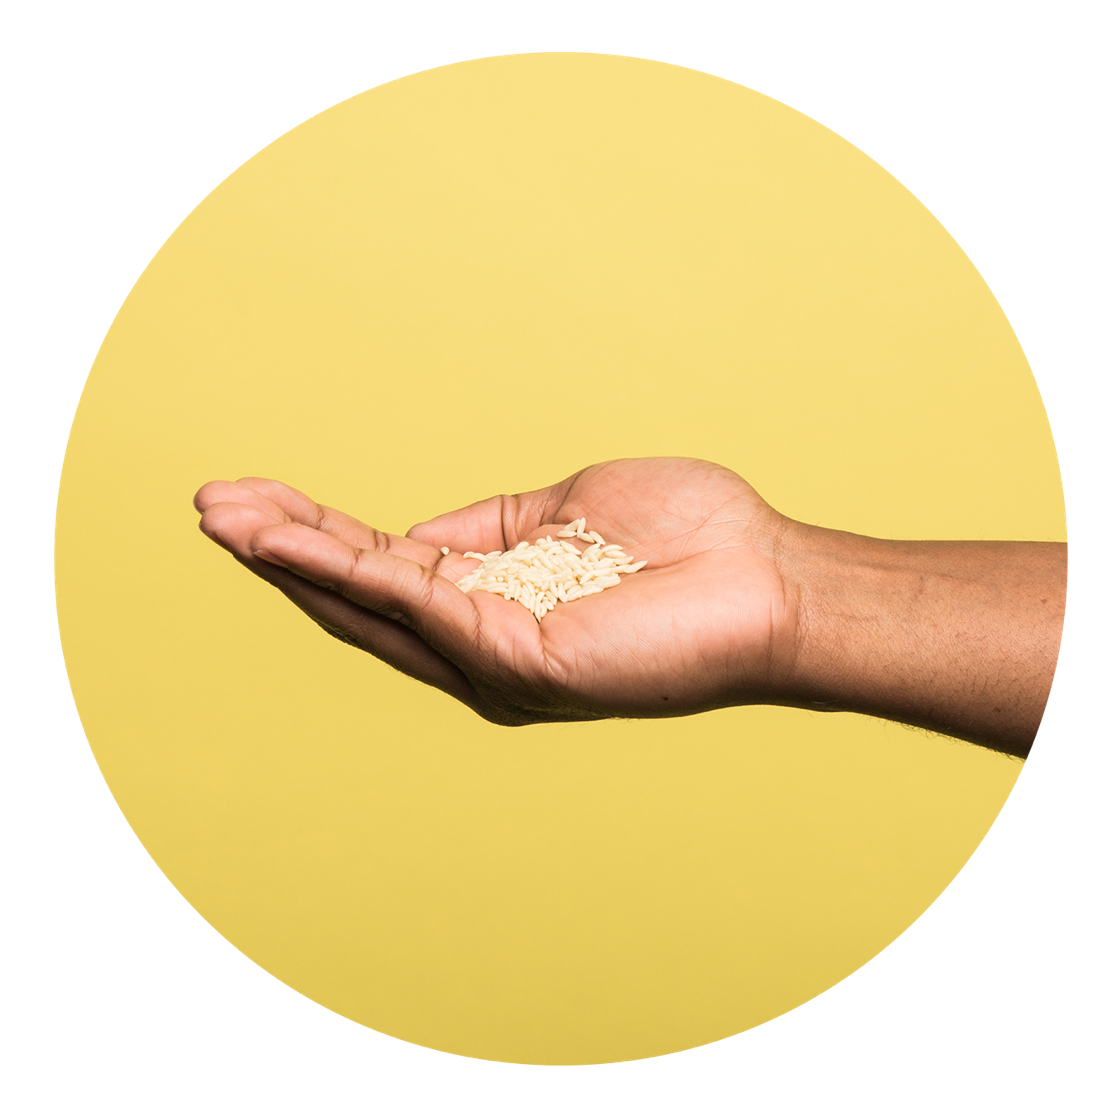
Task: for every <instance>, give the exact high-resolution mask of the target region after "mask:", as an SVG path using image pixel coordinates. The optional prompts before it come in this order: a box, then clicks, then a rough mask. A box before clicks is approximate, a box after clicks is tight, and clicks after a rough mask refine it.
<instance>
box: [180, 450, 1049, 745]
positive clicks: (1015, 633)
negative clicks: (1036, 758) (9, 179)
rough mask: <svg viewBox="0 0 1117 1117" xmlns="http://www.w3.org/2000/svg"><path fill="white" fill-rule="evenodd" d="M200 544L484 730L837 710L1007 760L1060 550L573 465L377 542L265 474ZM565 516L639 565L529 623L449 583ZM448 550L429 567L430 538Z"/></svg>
mask: <svg viewBox="0 0 1117 1117" xmlns="http://www.w3.org/2000/svg"><path fill="white" fill-rule="evenodd" d="M194 503H195V507H197V509H198V511H199V512H201V513H202V520H201V525H200V526H201V530H202V531H203V532H205V533H206V534H207V535H209V536H210V537H211V538H212V539H214V540H215V541H216V542H217V543H219V544H220V545H221V546H223V547H224V548H225V549H226V550H228V551H230V552H231V553H232V554H233V555H234V556H235V557H236V558H237V559H238V560H239V561H240V562H241V563H243V564H244V565H245V566H247V567H248V568H249V569H250V570H252V571H253V572H254V573H256V574H257V575H259V576H260V577H261V578H263V579H265V580H266V581H268V582H270V583H271V584H272V585H274V586H276V587H277V588H279V589H280V590H282V592H283V593H285V594H286V595H287V597H289V598H290V599H291V600H292V601H293V602H294V603H295V604H296V605H297V606H298V607H299V608H300V609H302V610H303V611H304V612H306V613H307V614H309V615H310V616H311V617H312V618H313V619H314V620H315V621H317V622H318V623H319V624H320V625H322V627H323V628H325V629H326V630H327V631H329V632H330V633H332V634H333V635H334V636H337V637H338V638H339V639H342V640H345V641H346V642H347V643H350V644H353V645H355V646H356V647H359V648H362V649H364V650H365V651H367V652H369V653H370V654H372V655H374V656H376V657H377V658H379V659H382V660H384V661H385V662H386V663H389V664H391V665H392V666H393V667H396V668H398V669H399V670H401V671H403V672H405V673H406V674H408V675H412V676H413V677H415V678H417V679H420V680H422V681H423V682H426V683H429V684H430V685H432V686H435V687H438V688H439V689H441V690H444V691H446V693H448V694H450V695H452V696H454V697H455V698H457V699H459V700H460V701H462V702H464V703H465V704H466V705H468V706H470V707H471V708H472V709H473V710H475V711H476V712H477V713H479V714H480V715H481V716H482V717H484V718H487V719H488V720H490V721H493V722H496V723H497V724H500V725H527V724H531V723H534V722H546V721H587V720H596V719H600V718H608V717H676V716H680V715H683V714H692V713H697V712H699V711H702V710H711V709H716V708H719V707H723V706H736V705H748V704H755V703H767V704H772V705H786V706H802V707H805V708H809V709H816V710H817V709H825V710H853V711H857V712H860V713H866V714H873V715H876V716H878V717H884V718H890V719H892V720H896V721H902V722H906V723H909V724H912V725H918V726H922V727H924V728H926V729H930V730H933V731H936V732H940V733H945V734H948V735H950V736H954V737H960V738H962V739H963V740H967V741H972V742H975V743H977V744H981V745H986V746H988V747H990V748H994V749H997V750H999V751H1001V752H1006V753H1011V754H1012V755H1015V756H1026V755H1027V752H1028V748H1029V747H1030V745H1031V742H1032V739H1033V738H1034V737H1035V733H1036V729H1037V728H1038V726H1039V720H1040V717H1041V716H1042V713H1043V707H1044V704H1045V703H1046V701H1047V694H1048V691H1049V689H1050V686H1051V679H1052V675H1053V673H1054V669H1055V660H1056V657H1057V654H1058V647H1059V635H1060V631H1061V627H1062V616H1063V600H1064V595H1065V580H1066V548H1065V546H1063V545H1062V544H1054V543H970V542H962V543H943V542H929V543H919V542H916V543H911V542H909V543H901V542H891V541H885V540H879V539H869V538H866V537H863V536H856V535H849V534H847V533H845V532H838V531H830V530H828V529H824V528H817V527H810V526H808V525H805V524H801V523H797V522H796V521H794V520H790V519H788V518H787V517H785V516H781V515H780V514H779V513H778V512H776V511H775V509H773V508H772V507H771V506H770V505H768V504H767V503H765V502H764V500H762V499H761V497H760V496H759V495H758V494H757V493H756V491H755V490H754V489H753V488H752V487H751V486H750V485H748V484H747V483H746V482H745V481H743V480H742V479H741V478H740V477H738V476H737V475H736V474H735V473H733V472H731V471H730V470H727V469H724V468H722V467H721V466H717V465H713V464H711V463H710V462H704V461H697V460H694V459H689V458H642V459H633V460H626V461H614V462H604V463H602V464H600V465H594V466H590V467H589V468H588V469H584V470H582V471H581V472H579V473H576V474H575V475H574V476H573V477H570V478H568V479H567V480H565V481H562V482H560V483H559V484H557V485H554V486H552V487H550V488H548V489H540V490H538V491H536V492H532V493H523V494H520V495H519V496H498V497H492V498H490V499H489V500H485V501H481V502H479V503H477V504H473V505H470V506H469V507H468V508H463V509H461V510H460V511H457V512H449V513H447V514H445V515H443V516H439V517H437V518H436V519H434V520H430V521H428V522H427V523H423V524H418V525H416V526H415V527H413V528H412V529H411V530H410V531H409V532H408V533H407V535H406V536H397V535H386V534H384V533H383V532H379V531H376V530H374V529H373V528H370V527H367V526H366V525H365V524H362V523H360V522H359V521H357V520H354V519H352V518H351V517H349V516H346V515H344V514H343V513H341V512H336V511H334V510H333V509H330V508H326V507H324V506H321V505H318V504H316V503H315V502H314V501H312V500H310V499H309V498H308V497H306V496H304V495H303V494H302V493H299V492H297V491H296V490H295V489H292V488H289V487H288V486H286V485H283V484H281V483H280V482H278V481H266V480H262V479H260V478H251V477H250V478H243V479H242V480H240V481H237V482H235V483H234V482H228V481H211V482H210V483H209V484H208V485H205V486H204V487H203V488H202V489H201V490H200V491H199V492H198V494H197V496H196V497H195V501H194ZM580 516H585V517H586V519H587V521H588V523H589V526H590V527H592V528H593V529H594V530H595V531H598V532H600V533H601V535H603V536H604V537H605V539H606V540H607V541H608V542H611V543H620V544H621V545H622V546H624V548H625V550H626V551H627V552H628V554H630V555H633V556H634V557H635V558H636V559H647V560H648V565H647V566H646V567H645V568H644V570H642V571H640V572H638V573H637V574H633V575H627V576H624V577H623V578H622V580H621V584H620V585H619V586H615V587H614V588H612V589H609V590H607V591H606V592H605V593H600V594H596V595H594V596H591V597H587V598H583V599H581V600H579V601H575V602H569V603H567V604H563V605H560V606H559V607H558V608H556V609H555V610H554V611H553V612H551V613H549V614H547V616H546V617H545V618H544V620H543V622H542V623H541V624H540V623H539V622H537V621H536V620H535V618H534V617H533V616H532V615H531V613H529V612H528V610H526V609H525V608H524V607H523V606H522V605H519V604H517V603H516V602H512V601H505V600H504V599H503V598H502V597H499V596H497V595H495V594H489V593H484V592H474V593H470V594H463V593H462V592H461V591H460V590H459V589H458V588H457V587H456V586H455V585H454V582H455V581H457V580H458V579H460V578H462V577H463V576H464V575H465V574H467V573H468V572H469V571H470V570H472V569H474V568H475V567H476V565H477V562H476V560H474V559H465V558H463V557H462V553H463V552H464V551H480V552H488V551H493V550H498V549H499V550H507V549H509V548H511V547H514V546H515V545H516V544H517V543H518V542H520V541H521V540H523V539H527V540H530V541H534V540H536V539H538V538H541V537H542V536H544V535H547V534H550V535H552V536H553V535H554V534H555V532H557V531H559V530H561V528H562V527H564V526H565V525H566V524H568V523H570V522H571V521H573V520H576V519H578V518H579V517H580ZM443 546H447V547H449V548H450V554H449V555H446V556H443V555H442V554H441V551H440V548H441V547H443Z"/></svg>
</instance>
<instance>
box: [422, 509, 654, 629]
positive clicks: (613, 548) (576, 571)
mask: <svg viewBox="0 0 1117 1117" xmlns="http://www.w3.org/2000/svg"><path fill="white" fill-rule="evenodd" d="M557 534H558V539H552V538H551V537H550V536H549V535H548V536H547V538H546V539H540V540H539V541H538V542H536V543H528V542H527V541H526V540H525V541H524V542H522V543H517V544H516V546H515V547H513V548H512V550H510V551H490V552H489V554H487V555H481V554H478V553H477V552H476V551H466V553H465V557H466V558H473V559H480V560H481V565H480V566H479V567H477V569H476V570H474V571H472V572H471V573H469V574H467V575H466V576H465V577H464V578H462V580H461V581H460V582H458V583H457V586H458V589H460V590H462V591H464V592H465V593H469V592H470V591H471V590H484V591H485V592H486V593H499V594H503V596H504V599H505V601H518V602H519V603H520V604H521V605H522V606H523V607H524V608H525V609H530V610H531V612H532V613H534V614H535V619H536V620H537V621H541V620H542V619H543V618H544V617H545V616H546V615H547V614H548V613H549V612H550V611H551V610H552V609H553V608H554V607H555V606H556V605H557V604H558V603H559V602H560V601H577V600H578V598H579V597H588V596H589V595H590V594H591V593H600V592H601V591H602V590H607V589H609V587H610V586H616V585H619V584H620V580H621V575H622V574H635V573H636V571H637V570H639V569H640V568H641V567H643V566H645V565H646V560H645V561H644V562H633V561H632V559H631V557H630V556H628V555H626V554H625V553H624V550H623V548H622V547H621V546H620V545H619V544H617V543H606V542H605V540H604V539H602V538H601V536H600V535H598V534H597V532H596V531H586V518H585V516H583V517H582V518H581V519H580V520H575V521H574V522H573V523H572V524H568V525H567V527H566V528H565V529H564V530H563V531H560V532H558V533H557ZM567 539H581V540H582V541H583V542H584V543H588V544H589V546H588V547H587V548H586V549H585V550H584V551H579V550H578V548H577V547H575V546H574V544H573V543H567V542H566V540H567ZM447 551H448V548H445V547H444V548H443V553H444V554H445V553H447Z"/></svg>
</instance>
